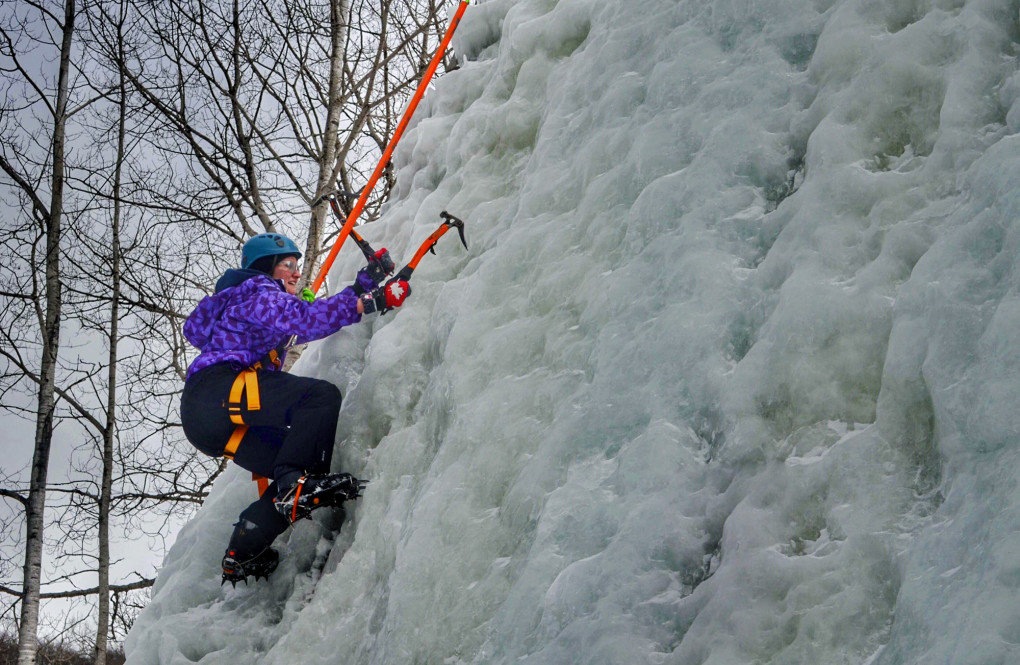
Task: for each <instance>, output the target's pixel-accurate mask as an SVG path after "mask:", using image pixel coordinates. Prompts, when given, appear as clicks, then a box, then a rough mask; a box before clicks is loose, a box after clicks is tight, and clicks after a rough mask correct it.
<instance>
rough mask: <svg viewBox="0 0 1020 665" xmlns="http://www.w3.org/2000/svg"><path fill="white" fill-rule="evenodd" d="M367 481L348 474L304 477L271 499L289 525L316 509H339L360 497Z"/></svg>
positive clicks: (308, 515)
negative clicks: (337, 507) (332, 507)
mask: <svg viewBox="0 0 1020 665" xmlns="http://www.w3.org/2000/svg"><path fill="white" fill-rule="evenodd" d="M367 484H368V481H367V480H358V479H357V478H355V477H354V476H352V475H351V474H349V473H329V474H324V475H311V476H303V477H302V478H300V479H299V480H298V481H297V482H296V483H294V485H293V486H291V487H290V488H289V489H287V490H286V491H285V492H282V493H281V494H280V495H279V496H278V497H277V498H276V499H274V500H273V505H274V506H275V507H276V510H277V511H278V512H279V513H280V514H281V515H283V516H284V517H286V518H287V519H288V520H289V521H291V522H296V521H298V520H300V519H304V518H306V517H310V516H311V514H312V511H313V510H315V509H316V508H325V507H327V506H340V505H342V504H343V502H344V501H353V500H354V499H357V498H358V497H360V496H361V492H362V490H364V489H365V485H367Z"/></svg>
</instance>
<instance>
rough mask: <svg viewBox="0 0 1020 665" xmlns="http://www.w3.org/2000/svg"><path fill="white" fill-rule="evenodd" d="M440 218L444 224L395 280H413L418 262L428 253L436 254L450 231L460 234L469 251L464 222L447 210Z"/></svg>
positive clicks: (420, 247) (423, 244) (465, 247)
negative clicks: (444, 236)
mask: <svg viewBox="0 0 1020 665" xmlns="http://www.w3.org/2000/svg"><path fill="white" fill-rule="evenodd" d="M439 216H440V217H442V218H443V223H442V224H440V225H439V228H438V229H436V230H435V231H433V232H432V235H430V236H429V237H428V238H426V239H425V242H423V243H422V244H421V246H419V247H418V251H417V252H415V253H414V257H413V258H412V259H411V260H410V261H408V263H407V265H406V266H404V267H403V268H401V269H400V272H398V273H397V275H396V277H394V278H393V279H402V280H404V281H405V282H406V281H407V280H409V279H411V273H413V272H414V269H415V268H417V267H418V262H419V261H421V259H422V257H423V256H425V254H427V253H428V252H432V253H433V254H435V253H436V250H435V246H436V243H437V242H439V239H440V238H442V237H443V235H444V234H445V233H446V232H447V231H449V230H450V229H454V228H455V229H457V233H459V234H460V241H461V242H462V243H464V249H467V246H468V245H467V239H466V238H465V237H464V222H463V221H461V220H460V219H458V218H457V217H454V216H453V215H451V214H450V213H448V212H446V211H445V210H444V211H443V212H441V213H439Z"/></svg>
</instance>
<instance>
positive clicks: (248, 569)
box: [220, 547, 280, 587]
mask: <svg viewBox="0 0 1020 665" xmlns="http://www.w3.org/2000/svg"><path fill="white" fill-rule="evenodd" d="M279 563H280V555H279V553H277V551H276V550H274V549H273V548H272V547H267V548H266V549H264V550H262V551H261V552H259V553H258V554H257V555H255V556H253V557H252V558H250V559H248V560H247V561H244V562H241V561H239V557H238V556H237V555H236V553H235V552H233V551H232V550H227V553H226V554H224V555H223V580H222V581H221V582H220V586H222V585H224V584H226V583H227V582H230V584H231V586H234V587H236V586H237V583H238V582H244V583H245V584H247V583H248V578H249V577H254V578H255V581H256V582H257V581H258V580H259V579H260V578H266V579H269V574H270V573H272V572H273V571H274V570H276V566H278V565H279Z"/></svg>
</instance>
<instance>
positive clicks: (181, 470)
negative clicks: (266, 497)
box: [0, 0, 456, 665]
mask: <svg viewBox="0 0 1020 665" xmlns="http://www.w3.org/2000/svg"><path fill="white" fill-rule="evenodd" d="M446 9H447V8H446V7H444V5H443V3H441V2H439V1H438V0H381V1H374V2H368V1H366V0H299V1H295V0H116V1H110V0H63V1H62V2H60V1H55V2H48V1H45V0H0V429H2V430H3V432H4V435H3V437H2V438H3V444H2V451H3V457H2V461H0V644H3V645H4V648H5V649H7V651H8V652H9V651H10V650H11V649H12V648H13V646H14V643H15V641H16V642H17V645H16V646H17V653H18V661H17V662H18V663H19V665H29V664H30V663H34V662H36V661H37V659H41V658H42V656H43V655H44V654H45V653H47V651H46V649H49V653H51V654H53V653H59V654H63V656H61V657H66V655H67V654H68V653H77V654H86V655H87V657H88V659H89V660H90V661H91V662H94V663H96V665H103V664H104V663H106V662H107V659H108V657H110V653H111V650H112V651H113V652H116V649H117V646H118V640H119V639H120V638H122V637H123V636H124V634H125V632H126V631H127V630H128V629H129V628H130V626H131V623H132V621H133V618H134V616H135V615H136V614H137V612H138V610H139V609H140V608H141V607H143V606H144V605H145V603H146V601H147V598H148V589H149V587H150V586H151V585H152V583H153V580H154V576H155V568H156V566H157V565H158V562H159V561H160V560H161V559H162V555H163V553H164V551H165V549H166V547H167V545H168V543H169V542H172V535H173V534H174V533H175V532H176V529H177V528H178V527H179V525H180V524H182V523H183V521H184V520H186V519H187V517H188V516H189V515H190V514H192V513H193V512H194V511H195V510H196V509H197V507H198V506H199V505H201V503H202V501H203V500H204V498H205V496H206V494H207V491H208V489H209V487H210V485H211V483H212V482H213V481H214V480H215V479H216V477H217V476H218V475H219V474H220V473H221V472H222V470H223V468H224V461H223V460H217V459H212V458H206V457H203V456H201V455H199V454H197V452H196V451H195V450H194V449H193V448H192V447H191V446H190V445H189V444H188V443H187V442H186V441H185V440H184V437H183V435H182V433H181V430H180V426H179V422H178V415H177V395H178V393H179V390H180V387H181V384H182V381H183V377H184V373H185V370H186V368H187V365H188V361H189V359H190V358H191V357H192V355H193V354H192V352H191V350H190V349H189V347H188V345H187V344H186V342H185V340H183V338H182V336H181V332H180V328H181V323H182V322H183V320H184V318H185V316H186V315H187V313H188V312H189V311H190V310H191V308H192V307H193V306H194V304H195V303H196V302H197V300H198V299H200V298H201V297H202V296H203V295H205V294H206V293H209V292H211V290H212V285H213V284H214V283H215V280H216V279H217V278H218V276H219V275H220V274H221V273H222V272H223V270H224V269H226V268H230V267H236V266H235V263H236V258H237V256H238V250H239V248H240V246H241V245H242V244H243V243H244V241H245V240H246V239H247V238H249V237H251V236H253V235H255V234H258V233H262V232H266V231H279V232H282V233H286V234H288V235H290V236H291V237H293V238H295V239H296V240H298V241H299V243H302V242H303V244H304V247H303V248H304V258H305V261H304V276H303V280H304V282H305V283H307V282H310V281H311V278H312V277H313V276H314V275H315V272H316V268H317V266H318V264H319V261H320V259H321V258H322V257H323V255H324V253H325V251H328V249H329V248H330V246H331V245H332V242H331V241H332V240H333V239H334V237H335V235H336V233H337V232H338V231H339V228H340V224H338V223H337V222H336V220H335V219H333V218H332V216H331V212H330V208H329V206H328V205H327V204H326V203H324V202H322V197H323V196H325V195H329V194H334V195H335V197H336V200H337V202H338V204H339V207H340V209H341V211H342V212H343V213H344V214H347V213H349V212H350V209H351V207H352V205H353V203H354V199H355V198H356V197H357V195H358V194H360V188H361V187H362V186H363V185H364V183H365V182H366V181H367V180H368V177H367V176H368V174H369V173H370V172H371V170H372V169H373V167H374V166H375V164H376V161H377V160H378V158H379V157H378V156H379V154H380V153H381V152H382V151H383V149H384V147H385V146H386V144H387V142H388V141H389V139H390V137H391V136H392V134H393V131H394V128H395V127H396V125H397V122H398V120H399V117H400V114H401V112H402V111H403V110H404V107H405V104H406V101H407V99H408V98H409V97H410V96H411V94H412V93H413V92H414V90H415V87H416V86H417V84H418V82H419V80H420V78H421V76H422V74H423V73H424V71H425V69H426V67H427V65H428V63H429V60H430V58H431V56H432V53H433V51H434V49H435V48H436V46H437V44H438V43H439V38H440V35H441V33H442V29H443V28H444V27H445V19H446ZM443 65H444V66H442V67H441V68H440V73H442V71H444V70H449V69H451V68H453V67H455V66H456V65H455V62H454V61H453V60H452V56H448V57H447V59H446V60H445V61H444V63H443ZM393 185H394V181H393V177H392V174H391V173H390V172H389V170H387V171H386V172H384V175H383V178H382V182H381V183H380V185H379V186H377V187H376V189H375V191H374V192H373V193H372V196H371V197H370V198H369V200H368V204H367V206H366V208H365V211H364V212H363V213H362V215H361V222H362V223H364V222H368V221H371V220H373V219H374V218H376V216H377V215H378V212H379V207H380V205H381V204H382V203H383V202H384V201H385V200H386V198H387V197H388V195H389V191H390V189H391V188H392V187H393ZM54 647H61V649H56V650H54ZM8 662H13V660H11V661H8Z"/></svg>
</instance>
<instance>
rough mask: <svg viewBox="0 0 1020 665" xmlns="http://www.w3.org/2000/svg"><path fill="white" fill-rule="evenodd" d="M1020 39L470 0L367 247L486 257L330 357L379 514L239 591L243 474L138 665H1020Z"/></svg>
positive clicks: (952, 22)
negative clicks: (444, 215)
mask: <svg viewBox="0 0 1020 665" xmlns="http://www.w3.org/2000/svg"><path fill="white" fill-rule="evenodd" d="M1018 21H1020V16H1018V5H1017V3H1016V2H1015V1H1013V0H970V1H969V2H964V1H963V0H883V1H877V0H643V1H641V2H634V1H633V0H516V1H513V0H487V1H482V2H479V3H478V4H475V5H472V6H471V7H469V8H468V10H467V13H466V15H465V18H464V21H463V24H462V25H461V27H460V30H459V32H458V35H457V38H456V40H455V42H454V44H455V47H456V49H457V51H458V52H459V54H460V55H461V57H462V58H463V60H464V63H463V65H462V66H461V67H460V69H458V70H457V71H454V72H451V73H449V74H447V75H445V76H443V77H442V78H441V79H440V80H439V81H438V84H437V86H436V88H435V89H434V90H433V91H432V92H430V94H429V95H428V96H427V97H426V103H425V104H424V105H423V107H422V108H420V109H419V111H418V114H419V115H418V120H417V121H416V123H415V124H414V126H413V127H412V129H411V130H410V131H409V133H408V134H407V135H406V136H405V138H404V141H403V143H402V144H401V147H400V149H399V150H398V152H397V154H396V162H395V164H396V167H397V171H396V175H397V183H398V185H397V187H398V188H397V190H396V191H395V193H394V196H393V199H392V200H391V202H390V204H389V205H388V207H387V209H386V211H385V214H384V216H383V218H382V220H380V221H378V222H376V223H373V224H371V225H369V226H366V227H365V228H364V230H363V233H364V235H365V236H366V238H368V239H369V240H371V241H372V242H373V244H376V245H377V246H383V245H384V246H386V247H388V248H389V249H390V251H391V252H392V253H393V255H394V256H395V257H396V258H400V257H406V256H407V255H408V254H409V253H410V252H412V251H413V250H414V248H415V247H416V246H417V245H418V243H419V242H421V240H422V239H423V238H424V236H425V235H427V233H428V232H429V231H430V230H431V229H432V228H434V227H435V225H436V224H437V223H438V213H439V212H440V211H441V210H449V211H451V212H453V213H454V214H456V215H458V216H460V217H462V218H464V219H465V220H466V221H467V223H468V225H469V226H468V229H467V232H468V241H469V244H470V250H469V251H465V250H464V249H463V248H462V247H461V246H460V245H459V243H457V242H456V240H455V239H454V238H453V237H452V236H451V237H450V238H447V239H444V240H443V241H442V242H441V243H440V246H439V247H438V251H439V256H438V257H429V258H427V259H426V260H425V261H423V262H422V264H421V266H420V267H419V269H418V271H417V272H416V273H415V277H414V281H413V285H414V293H413V295H412V296H411V298H410V299H409V300H408V302H407V305H405V306H404V307H403V308H402V309H401V310H400V311H399V312H396V313H394V314H392V315H387V316H386V317H383V318H378V319H376V320H373V321H369V322H368V323H367V324H362V325H360V326H357V327H353V328H351V329H349V330H345V331H342V332H341V333H339V334H337V335H335V336H334V337H333V338H330V339H328V340H325V341H324V342H322V343H319V344H318V345H316V346H313V347H311V348H310V349H309V350H308V351H306V352H305V354H304V356H303V358H302V359H301V361H300V363H299V365H298V367H297V369H296V371H298V372H300V373H304V374H308V375H313V376H318V377H321V378H327V379H330V380H332V381H333V382H335V383H336V384H337V385H338V386H339V387H340V388H341V390H342V391H343V393H344V396H345V403H344V408H343V411H342V414H341V421H340V432H339V435H338V441H337V454H336V456H335V458H334V459H335V465H336V466H338V467H340V468H342V469H343V470H346V471H351V472H353V473H355V474H356V475H359V476H361V475H364V476H366V477H368V478H370V479H371V481H372V484H371V485H370V486H369V488H368V491H367V494H366V495H365V497H364V498H363V499H362V500H360V501H358V502H357V504H356V505H353V506H351V510H350V511H349V514H348V516H347V521H346V522H344V523H343V528H342V529H340V530H339V533H337V531H336V529H337V528H338V527H339V522H340V516H339V515H332V516H328V515H327V516H320V517H318V518H317V519H316V520H315V521H310V522H309V521H306V522H304V523H301V524H299V525H298V526H297V527H296V528H294V529H293V530H291V531H290V532H289V533H288V534H285V535H284V536H283V537H281V539H280V540H279V541H278V543H277V546H278V547H279V549H280V550H281V554H282V556H283V563H282V564H281V566H280V569H279V570H278V571H277V572H276V573H274V575H273V576H272V578H271V579H270V581H269V582H265V581H263V582H259V583H257V584H251V585H249V586H247V587H245V586H244V585H241V586H239V587H238V588H236V589H231V588H230V587H229V585H228V586H226V587H222V588H221V587H220V584H219V577H220V571H219V568H218V563H219V559H220V557H221V555H222V553H223V548H224V546H225V543H226V539H227V536H228V534H229V532H230V528H231V523H232V522H233V521H234V520H235V519H236V516H237V514H238V512H239V511H240V510H241V509H242V508H243V507H244V506H245V505H247V503H248V502H250V501H251V500H252V499H253V498H254V491H255V490H254V487H253V485H252V483H251V482H250V481H249V480H248V476H247V475H246V474H245V473H244V472H242V471H241V470H239V469H236V468H235V469H234V470H233V471H232V472H231V473H229V474H227V476H225V477H224V478H222V479H221V481H220V482H219V483H218V484H217V486H216V487H215V489H214V492H213V495H212V496H211V497H210V499H209V501H208V502H207V503H206V505H205V506H204V507H203V509H202V510H201V512H200V513H199V515H198V516H197V518H196V519H195V520H193V521H192V522H191V523H190V524H188V525H187V526H186V527H185V528H184V529H183V530H182V531H181V533H180V535H179V537H178V539H177V542H176V544H175V545H174V547H173V548H172V550H171V551H170V553H169V555H168V556H167V558H166V561H165V564H164V567H163V569H162V572H161V574H160V578H159V580H158V582H157V585H156V587H155V591H154V598H153V602H152V604H151V605H150V606H149V607H148V609H147V610H146V611H145V612H144V613H143V615H142V616H141V617H140V618H139V620H138V621H137V623H136V625H135V628H134V630H133V632H132V633H131V635H130V636H129V638H128V644H127V653H128V664H129V665H157V664H159V665H184V664H186V663H202V665H228V664H229V665H237V664H238V663H247V664H255V663H260V664H263V663H264V664H266V665H292V664H293V663H296V662H299V663H302V665H317V664H322V665H326V664H329V665H335V664H337V663H342V664H343V665H356V664H372V665H394V664H403V663H407V664H411V663H415V664H422V665H424V664H428V665H467V664H472V665H483V664H486V665H487V664H490V663H492V664H497V663H498V664H506V665H509V664H518V663H519V664H526V665H560V664H566V663H577V664H584V665H637V664H641V663H648V664H651V663H655V664H660V663H669V664H674V665H702V664H705V665H743V664H746V665H751V664H752V663H753V664H756V665H758V664H769V665H772V664H780V663H783V664H791V665H793V664H805V665H807V664H810V665H835V664H855V665H865V664H868V665H905V664H917V665H921V664H924V665H936V664H938V665H961V664H974V665H979V664H980V665H1009V664H1012V663H1017V662H1020V486H1018V483H1017V478H1018V474H1020V471H1018V469H1020V404H1018V401H1020V269H1018V266H1020V264H1018V262H1017V257H1018V255H1020V187H1018V183H1020V135H1018V133H1017V132H1018V131H1020V73H1018V55H1020V23H1018ZM359 260H360V257H359V256H358V252H356V251H355V250H354V249H353V248H345V250H344V252H342V254H341V260H340V261H339V262H338V264H337V265H336V267H335V268H334V271H333V275H332V277H333V279H334V280H336V281H335V282H334V284H341V283H345V282H346V281H349V280H350V279H352V278H353V275H354V272H355V270H356V269H357V267H358V266H359Z"/></svg>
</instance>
